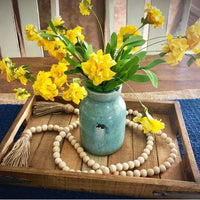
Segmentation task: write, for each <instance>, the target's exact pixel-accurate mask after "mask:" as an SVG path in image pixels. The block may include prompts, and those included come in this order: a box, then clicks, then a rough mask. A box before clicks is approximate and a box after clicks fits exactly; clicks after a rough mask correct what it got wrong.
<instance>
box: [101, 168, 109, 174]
mask: <svg viewBox="0 0 200 200" xmlns="http://www.w3.org/2000/svg"><path fill="white" fill-rule="evenodd" d="M102 172H103V174H109V173H110V170H109V168H108V167H104V168H102Z"/></svg>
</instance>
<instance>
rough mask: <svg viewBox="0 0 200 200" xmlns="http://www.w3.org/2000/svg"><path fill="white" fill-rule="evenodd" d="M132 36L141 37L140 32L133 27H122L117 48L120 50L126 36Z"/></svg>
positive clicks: (118, 35) (134, 49) (135, 49)
mask: <svg viewBox="0 0 200 200" xmlns="http://www.w3.org/2000/svg"><path fill="white" fill-rule="evenodd" d="M130 35H140V32H139V31H138V30H137V28H136V27H135V26H133V25H127V26H125V27H121V28H120V31H119V33H118V34H117V48H118V49H119V48H120V47H121V46H122V44H123V43H124V41H125V39H127V38H126V36H130ZM133 51H137V47H135V48H133Z"/></svg>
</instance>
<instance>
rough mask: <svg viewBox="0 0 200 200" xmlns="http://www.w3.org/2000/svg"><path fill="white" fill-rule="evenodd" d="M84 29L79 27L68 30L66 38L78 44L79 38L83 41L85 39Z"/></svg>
mask: <svg viewBox="0 0 200 200" xmlns="http://www.w3.org/2000/svg"><path fill="white" fill-rule="evenodd" d="M82 29H83V28H82V27H80V26H77V27H76V28H74V29H73V30H68V31H67V34H66V37H67V38H68V39H69V40H70V41H71V42H72V43H73V44H76V43H77V38H79V39H80V40H81V41H83V40H84V39H85V36H84V35H83V34H82Z"/></svg>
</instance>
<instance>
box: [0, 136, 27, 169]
mask: <svg viewBox="0 0 200 200" xmlns="http://www.w3.org/2000/svg"><path fill="white" fill-rule="evenodd" d="M29 155H30V136H29V135H27V134H25V135H22V136H21V137H20V138H19V139H18V140H17V141H16V142H15V144H14V146H13V148H12V149H11V150H10V152H9V153H8V154H7V155H6V156H5V157H4V158H3V161H2V163H1V166H12V167H28V158H29Z"/></svg>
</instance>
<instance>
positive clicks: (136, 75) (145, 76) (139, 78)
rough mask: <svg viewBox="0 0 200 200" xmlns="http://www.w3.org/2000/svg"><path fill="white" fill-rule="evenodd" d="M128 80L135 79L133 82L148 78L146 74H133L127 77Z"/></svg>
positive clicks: (143, 80) (145, 80)
mask: <svg viewBox="0 0 200 200" xmlns="http://www.w3.org/2000/svg"><path fill="white" fill-rule="evenodd" d="M129 80H130V81H135V82H149V81H150V79H149V77H148V76H147V75H143V74H133V75H132V76H130V77H129Z"/></svg>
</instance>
